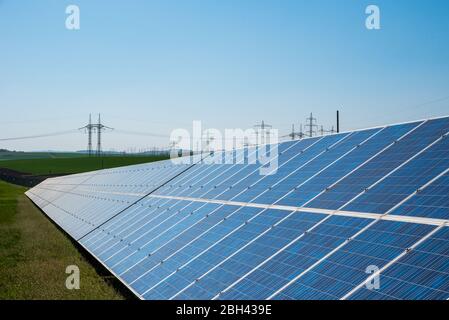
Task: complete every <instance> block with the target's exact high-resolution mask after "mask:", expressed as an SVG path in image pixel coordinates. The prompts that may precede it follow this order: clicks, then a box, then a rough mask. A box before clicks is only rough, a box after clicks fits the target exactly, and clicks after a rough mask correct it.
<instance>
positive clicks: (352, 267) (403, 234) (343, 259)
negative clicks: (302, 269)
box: [275, 221, 435, 300]
mask: <svg viewBox="0 0 449 320" xmlns="http://www.w3.org/2000/svg"><path fill="white" fill-rule="evenodd" d="M434 228H435V227H434V226H429V225H419V224H413V223H402V222H391V221H379V222H377V223H375V224H373V225H372V226H371V227H370V228H368V229H367V230H366V231H364V232H362V233H361V234H360V235H359V236H358V237H355V238H354V239H353V240H352V241H350V242H349V243H348V244H346V245H344V246H343V247H342V248H341V249H339V250H338V251H336V252H335V253H333V254H332V255H331V256H329V257H328V258H327V259H325V260H324V261H322V262H321V263H320V264H318V265H317V266H316V267H315V268H313V269H312V270H310V271H309V272H307V273H306V274H305V275H304V276H303V277H301V278H299V279H298V280H297V281H296V282H294V283H293V284H291V285H290V286H289V287H287V288H286V289H284V290H282V291H281V292H280V293H279V294H278V295H277V296H276V297H275V298H276V299H282V298H287V299H323V300H329V299H340V298H342V297H343V296H344V295H345V294H346V293H348V292H349V291H350V290H351V289H353V288H354V287H355V286H357V285H359V284H360V283H361V282H363V281H364V280H366V279H367V278H368V276H369V275H370V273H367V268H369V267H371V266H375V267H377V268H379V269H380V268H382V267H383V266H384V265H385V264H387V263H388V262H389V261H391V260H392V259H394V258H395V257H396V256H398V255H399V254H401V253H402V252H403V251H404V250H406V249H407V248H408V247H409V246H411V245H413V244H414V243H415V242H417V241H419V240H420V239H421V238H422V237H423V236H425V235H426V234H427V233H429V232H430V231H431V230H433V229H434ZM368 270H370V269H368Z"/></svg>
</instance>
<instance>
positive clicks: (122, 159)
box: [0, 156, 166, 175]
mask: <svg viewBox="0 0 449 320" xmlns="http://www.w3.org/2000/svg"><path fill="white" fill-rule="evenodd" d="M164 159H166V157H164V156H138V157H137V156H135V157H133V156H105V157H80V158H55V159H49V158H47V159H26V160H9V161H0V168H7V169H12V170H16V171H20V172H25V173H30V174H33V175H47V174H70V173H80V172H86V171H93V170H99V169H107V168H114V167H120V166H127V165H132V164H139V163H147V162H152V161H158V160H164Z"/></svg>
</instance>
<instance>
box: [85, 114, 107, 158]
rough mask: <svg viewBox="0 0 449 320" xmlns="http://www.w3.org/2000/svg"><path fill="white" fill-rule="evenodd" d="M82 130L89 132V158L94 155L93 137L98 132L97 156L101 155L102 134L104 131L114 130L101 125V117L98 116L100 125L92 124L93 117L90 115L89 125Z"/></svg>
mask: <svg viewBox="0 0 449 320" xmlns="http://www.w3.org/2000/svg"><path fill="white" fill-rule="evenodd" d="M79 129H80V130H86V132H87V153H88V154H89V157H90V156H92V154H93V149H92V135H93V133H94V132H95V131H96V132H97V151H96V155H97V156H100V155H101V133H102V131H103V130H106V129H110V130H113V129H112V128H110V127H107V126H105V125H103V124H102V123H101V115H100V114H99V115H98V123H92V116H91V115H90V114H89V123H88V124H87V125H85V126H84V127H82V128H79Z"/></svg>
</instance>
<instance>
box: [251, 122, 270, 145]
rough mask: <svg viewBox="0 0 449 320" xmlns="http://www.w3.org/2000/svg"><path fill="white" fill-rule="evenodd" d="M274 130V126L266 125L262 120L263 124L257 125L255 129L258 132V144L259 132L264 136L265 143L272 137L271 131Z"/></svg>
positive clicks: (257, 140) (257, 142)
mask: <svg viewBox="0 0 449 320" xmlns="http://www.w3.org/2000/svg"><path fill="white" fill-rule="evenodd" d="M271 128H273V126H272V125H270V124H266V123H265V121H263V120H262V123H260V124H256V125H255V126H254V129H255V131H256V144H259V132H260V133H261V134H262V135H261V137H262V138H263V139H264V141H266V140H267V137H269V136H270V129H271Z"/></svg>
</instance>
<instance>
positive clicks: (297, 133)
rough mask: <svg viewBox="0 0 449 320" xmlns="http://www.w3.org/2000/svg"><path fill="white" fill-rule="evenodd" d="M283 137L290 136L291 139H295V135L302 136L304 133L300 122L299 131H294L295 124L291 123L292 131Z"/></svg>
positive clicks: (300, 137)
mask: <svg viewBox="0 0 449 320" xmlns="http://www.w3.org/2000/svg"><path fill="white" fill-rule="evenodd" d="M283 137H290V138H291V139H292V140H295V138H296V137H298V138H299V139H302V138H304V133H303V132H302V124H300V130H299V132H296V131H295V125H294V124H292V132H291V133H289V134H288V135H286V136H283Z"/></svg>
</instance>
